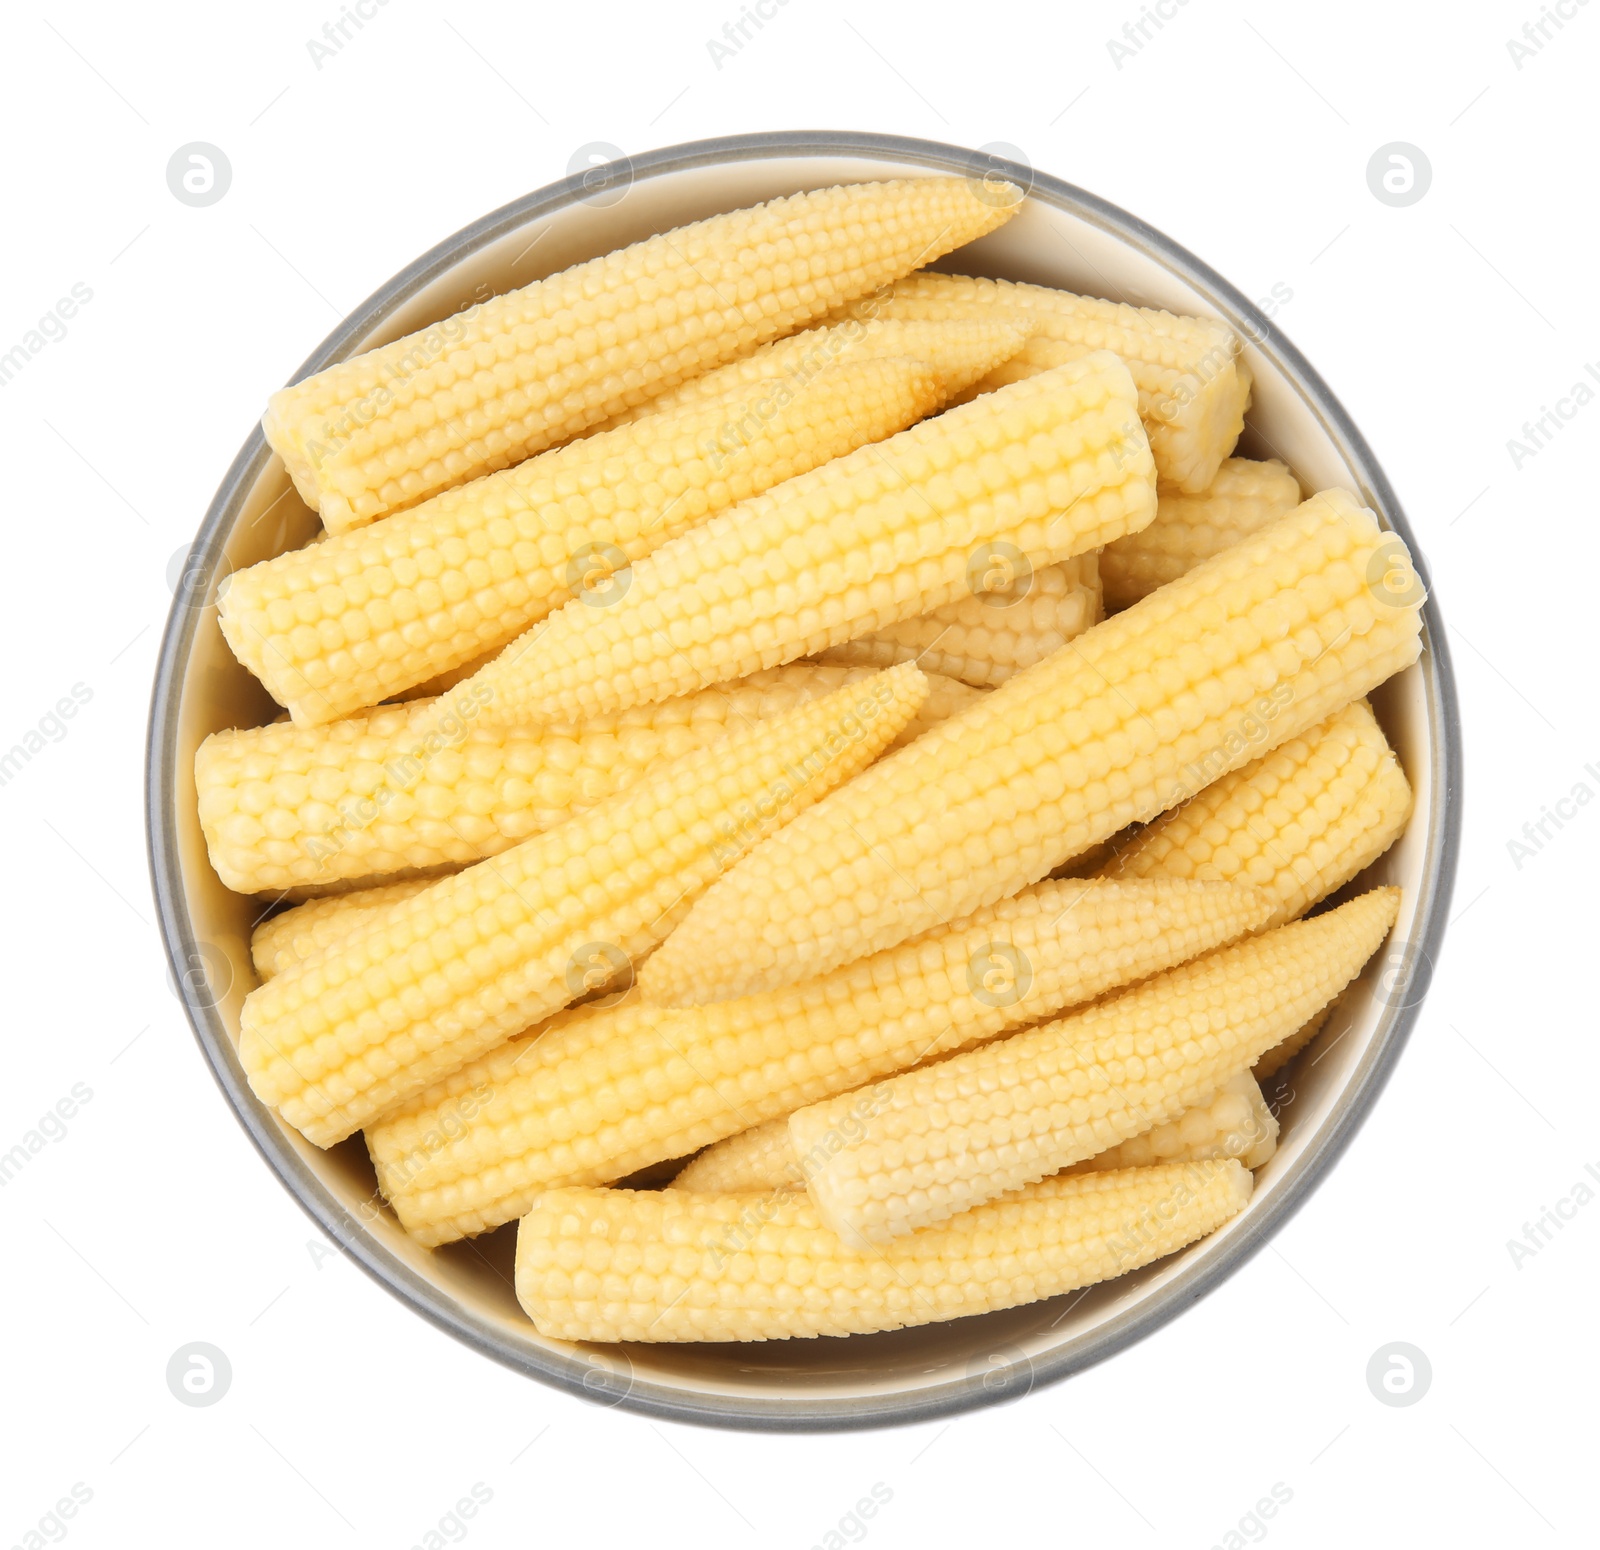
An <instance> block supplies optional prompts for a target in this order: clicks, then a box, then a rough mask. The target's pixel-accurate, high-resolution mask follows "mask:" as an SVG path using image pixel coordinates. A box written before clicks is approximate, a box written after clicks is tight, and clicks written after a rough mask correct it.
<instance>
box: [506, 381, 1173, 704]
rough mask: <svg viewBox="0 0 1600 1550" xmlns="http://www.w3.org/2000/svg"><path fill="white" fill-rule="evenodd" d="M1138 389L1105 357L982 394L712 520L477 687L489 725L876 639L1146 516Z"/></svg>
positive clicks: (632, 700) (522, 647)
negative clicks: (1012, 567)
mask: <svg viewBox="0 0 1600 1550" xmlns="http://www.w3.org/2000/svg"><path fill="white" fill-rule="evenodd" d="M1133 399H1134V393H1133V384H1132V381H1131V379H1130V378H1129V376H1128V372H1127V368H1126V367H1125V366H1124V365H1123V364H1122V363H1121V361H1119V360H1118V359H1117V358H1116V357H1115V356H1114V355H1111V354H1110V353H1109V352H1106V351H1100V352H1097V353H1094V354H1091V355H1088V356H1086V357H1084V359H1083V360H1081V361H1077V362H1074V363H1072V364H1071V365H1068V366H1063V367H1062V368H1060V370H1059V371H1056V372H1050V373H1047V374H1045V375H1044V376H1041V377H1036V378H1033V379H1031V380H1030V381H1028V382H1023V383H1019V384H1017V385H1016V386H1015V387H1012V388H1006V389H1004V390H1002V391H1000V392H997V393H991V394H986V395H985V396H984V397H983V398H980V399H976V400H974V401H973V402H971V403H969V404H965V405H963V406H961V407H960V408H958V409H952V410H948V411H946V412H945V413H944V414H941V415H938V416H936V417H935V418H933V419H931V420H925V421H923V422H922V424H920V425H917V426H914V427H913V428H912V429H910V430H906V431H902V432H900V433H899V434H898V435H896V436H892V437H890V438H889V439H888V440H887V441H884V442H881V443H879V444H877V445H876V446H870V447H863V448H861V449H860V450H859V451H856V452H853V453H851V454H849V455H848V456H846V457H842V458H838V459H836V460H835V461H833V462H832V463H829V464H826V465H824V466H823V467H821V468H818V469H814V470H812V471H811V472H810V473H808V474H802V475H801V476H799V477H798V478H796V479H791V480H789V481H788V483H786V484H783V485H779V486H777V487H776V488H775V489H772V490H769V491H768V492H767V493H766V494H765V495H761V496H757V497H756V498H755V499H753V500H750V501H745V502H742V503H741V504H740V505H738V506H735V507H733V508H732V509H730V510H728V511H725V512H723V513H722V514H721V515H720V516H718V517H714V518H712V519H711V520H710V521H708V522H706V523H704V524H702V525H701V526H700V527H698V528H696V529H695V530H693V531H692V532H689V533H686V534H685V535H683V536H682V537H681V538H678V539H675V540H674V541H673V542H671V543H669V544H666V545H664V546H663V547H662V548H661V549H659V550H657V551H656V552H655V553H654V554H653V555H651V556H650V557H649V559H648V560H646V561H644V562H642V563H640V564H639V565H636V566H634V568H633V572H632V579H631V582H630V584H629V586H628V588H627V590H626V591H625V592H624V593H622V594H621V595H620V596H618V597H617V598H616V599H615V600H614V601H613V602H611V603H610V605H609V606H607V607H604V608H588V607H584V606H582V605H581V604H579V603H572V604H568V605H567V607H565V608H563V609H562V610H560V611H559V612H558V613H556V614H554V615H552V616H551V617H550V618H549V619H548V620H546V621H545V623H544V624H543V625H541V626H537V627H535V628H534V629H533V630H531V631H529V632H528V634H527V635H526V636H524V637H523V638H522V639H520V640H517V641H514V642H513V643H512V644H511V645H510V646H508V647H507V648H506V650H505V651H504V652H503V653H502V654H501V655H500V657H498V658H497V659H496V660H495V661H493V662H491V663H490V664H489V666H488V667H486V668H485V669H484V670H483V672H482V673H481V674H479V676H478V680H477V682H479V683H481V684H482V685H485V686H487V687H489V688H490V689H491V690H492V691H493V695H494V700H493V706H492V708H491V712H490V713H491V714H493V715H495V716H497V717H500V716H510V717H514V718H519V719H523V718H526V719H533V720H572V719H581V718H582V717H584V716H591V715H597V714H605V713H607V712H609V711H611V710H615V709H617V708H620V707H622V706H626V705H632V704H640V703H645V702H648V701H650V700H656V699H664V698H667V697H668V696H670V695H673V694H679V693H683V692H685V691H686V690H689V689H692V688H695V687H698V686H699V685H700V684H701V683H704V682H707V681H716V680H719V679H724V678H735V677H739V676H742V675H743V674H745V673H749V672H754V671H756V670H758V669H760V668H764V667H773V666H776V665H778V664H779V663H781V662H786V661H793V660H794V659H795V658H797V657H803V656H808V655H811V654H812V653H814V652H817V651H821V650H824V649H825V648H827V647H829V646H832V645H836V644H838V643H839V642H841V641H845V640H849V639H851V638H852V637H854V636H858V635H861V634H863V633H867V632H870V631H872V630H875V629H881V628H882V627H883V626H885V625H888V624H893V623H895V622H896V621H897V620H900V619H904V618H910V617H912V616H913V615H915V614H918V613H925V612H926V611H927V610H928V609H929V608H930V607H937V606H939V605H941V604H943V603H946V602H952V601H954V600H955V599H956V598H958V597H960V596H963V595H965V594H967V593H968V592H969V590H970V586H971V583H970V580H969V573H970V571H971V568H972V566H973V564H974V561H975V560H978V561H980V562H981V560H982V557H983V555H984V554H986V553H987V552H988V551H989V550H990V549H995V548H1001V549H1004V548H1005V547H1006V546H1009V549H1010V550H1012V551H1015V552H1017V553H1019V554H1021V555H1026V556H1027V557H1028V558H1029V560H1030V562H1031V563H1033V564H1036V565H1045V564H1053V563H1055V562H1057V561H1059V560H1064V559H1067V558H1070V557H1071V556H1072V555H1075V554H1080V553H1083V552H1085V551H1087V550H1090V549H1095V548H1098V547H1100V546H1101V545H1102V544H1104V543H1105V542H1107V541H1108V540H1109V539H1111V538H1113V537H1116V536H1119V535H1121V534H1123V533H1126V532H1129V531H1132V530H1133V529H1136V528H1138V527H1140V526H1142V525H1143V524H1145V523H1146V522H1148V521H1149V520H1150V519H1151V518H1152V517H1153V516H1154V514H1155V481H1154V470H1153V468H1152V465H1151V462H1150V455H1149V447H1148V444H1147V443H1146V441H1145V439H1144V432H1143V429H1142V428H1141V426H1140V425H1139V422H1138V419H1137V417H1136V415H1135V413H1134V404H1133Z"/></svg>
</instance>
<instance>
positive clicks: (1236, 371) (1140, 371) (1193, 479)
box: [841, 273, 1250, 491]
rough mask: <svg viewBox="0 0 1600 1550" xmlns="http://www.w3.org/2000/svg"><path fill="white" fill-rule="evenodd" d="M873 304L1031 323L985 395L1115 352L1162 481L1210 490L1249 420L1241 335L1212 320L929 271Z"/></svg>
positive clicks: (883, 309)
mask: <svg viewBox="0 0 1600 1550" xmlns="http://www.w3.org/2000/svg"><path fill="white" fill-rule="evenodd" d="M857 305H858V306H859V305H865V304H864V303H863V304H857ZM871 305H872V306H873V308H874V315H876V316H879V317H883V318H894V319H923V320H935V319H938V320H950V319H955V318H977V317H1001V318H1007V319H1009V320H1011V321H1014V322H1016V323H1018V324H1019V325H1020V326H1023V327H1026V328H1027V329H1028V330H1029V332H1030V334H1031V335H1032V337H1031V338H1030V339H1029V341H1028V343H1027V344H1026V345H1025V346H1024V347H1023V348H1022V350H1020V351H1019V352H1018V353H1017V354H1016V355H1014V356H1012V357H1011V358H1009V359H1008V360H1007V361H1006V362H1005V363H1004V364H1003V365H1001V366H999V367H998V368H997V369H996V370H995V371H994V372H992V373H991V374H990V376H989V377H987V378H986V379H985V380H984V381H982V382H980V383H979V384H977V387H976V389H975V391H978V392H983V391H993V390H994V389H996V388H1000V387H1004V386H1006V385H1008V384H1010V383H1013V382H1019V381H1022V380H1023V379H1025V378H1027V377H1029V376H1033V375H1036V374H1038V373H1040V372H1044V371H1049V370H1052V369H1054V368H1055V367H1058V366H1060V365H1062V364H1063V363H1064V362H1066V361H1071V360H1076V359H1079V358H1080V357H1081V356H1083V355H1084V354H1086V353H1087V352H1089V351H1091V350H1112V351H1114V352H1115V353H1116V354H1117V355H1119V356H1121V357H1122V359H1123V360H1124V361H1126V362H1127V364H1128V368H1129V370H1130V371H1131V372H1132V373H1133V379H1134V382H1135V383H1136V385H1137V386H1138V389H1139V413H1140V415H1141V417H1142V418H1143V420H1144V423H1145V426H1146V429H1147V430H1148V432H1149V436H1150V448H1151V452H1152V454H1153V456H1154V458H1155V463H1156V468H1157V470H1158V472H1159V473H1160V476H1161V480H1162V483H1163V484H1166V485H1170V486H1174V487H1176V488H1178V489H1180V490H1191V491H1193V490H1203V489H1205V488H1206V486H1207V485H1209V484H1210V483H1211V481H1212V479H1213V478H1214V476H1215V475H1216V472H1217V469H1218V466H1219V465H1220V464H1221V462H1222V460H1223V459H1224V458H1225V457H1227V455H1228V453H1229V452H1231V451H1232V450H1233V445H1234V443H1235V441H1237V440H1238V438H1239V433H1240V431H1241V430H1242V429H1243V427H1244V412H1245V407H1246V405H1247V404H1248V403H1249V399H1250V372H1249V369H1248V367H1247V366H1246V365H1245V363H1244V361H1243V359H1242V358H1241V357H1240V355H1239V350H1240V340H1239V338H1238V336H1237V335H1235V334H1234V332H1233V330H1232V329H1230V328H1229V327H1228V326H1227V324H1225V323H1223V322H1220V321H1219V320H1217V319H1215V318H1199V317H1186V316H1183V315H1180V314H1175V313H1171V312H1162V311H1159V310H1157V309H1155V308H1153V307H1131V306H1128V305H1126V304H1124V303H1120V302H1112V301H1102V300H1099V299H1098V298H1096V297H1092V296H1075V295H1073V294H1072V293H1070V292H1068V291H1059V290H1054V289H1052V288H1051V287H1049V286H1044V285H1028V284H1022V283H1019V282H1017V281H1012V280H983V279H974V278H972V277H970V276H968V275H949V274H928V273H918V274H913V275H908V276H907V277H906V278H905V279H903V280H900V281H898V282H897V283H896V284H895V285H893V286H892V287H891V288H890V289H889V291H888V293H887V295H885V296H881V297H879V296H875V297H873V298H872V301H871ZM851 310H854V309H853V308H844V309H841V311H845V312H848V311H851Z"/></svg>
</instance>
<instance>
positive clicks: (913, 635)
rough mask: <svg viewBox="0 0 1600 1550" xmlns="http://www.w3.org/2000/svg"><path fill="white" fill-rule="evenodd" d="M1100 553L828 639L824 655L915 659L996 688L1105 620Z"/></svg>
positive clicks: (928, 668)
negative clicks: (864, 631) (833, 642)
mask: <svg viewBox="0 0 1600 1550" xmlns="http://www.w3.org/2000/svg"><path fill="white" fill-rule="evenodd" d="M1101 617H1102V614H1101V608H1100V582H1099V571H1098V568H1097V565H1096V556H1095V555H1093V554H1081V555H1079V556H1078V557H1077V558H1076V559H1072V560H1066V561H1064V562H1063V563H1062V564H1060V565H1047V566H1046V567H1045V568H1044V569H1043V570H1041V571H1030V572H1029V574H1028V575H1027V577H1026V579H1025V580H1024V581H1021V582H1016V583H1013V584H1012V585H1011V586H1008V587H997V588H996V589H995V590H994V591H992V592H975V593H973V594H972V595H971V596H969V597H962V598H957V599H956V601H955V602H953V603H946V604H945V605H944V606H943V607H942V608H935V609H934V610H933V611H932V612H931V613H926V614H920V615H918V616H917V617H916V618H915V619H906V620H903V621H902V622H901V623H899V624H891V625H890V626H889V627H888V628H887V629H883V630H878V631H876V632H874V633H873V634H871V635H863V636H862V637H861V638H860V639H859V640H850V641H846V642H845V643H844V644H843V645H840V646H830V647H829V648H828V649H827V650H826V651H824V652H821V653H819V655H818V660H819V661H822V662H849V663H852V664H862V665H865V666H871V667H892V666H893V665H894V664H895V663H896V662H915V663H916V664H917V666H918V667H920V668H921V669H922V670H923V671H924V672H926V673H935V672H936V673H942V674H944V675H945V676H946V677H949V678H957V679H960V680H961V681H962V682H964V683H970V684H977V685H981V686H982V687H984V688H994V687H996V686H997V685H999V684H1003V683H1004V682H1005V681H1006V680H1007V679H1008V678H1010V677H1012V676H1013V675H1015V674H1016V673H1017V672H1018V671H1019V670H1021V669H1022V668H1025V667H1032V666H1033V664H1034V663H1035V662H1042V661H1043V660H1044V659H1045V658H1046V657H1047V656H1049V655H1050V653H1051V652H1052V651H1059V650H1060V649H1061V647H1063V646H1064V645H1066V643H1067V642H1068V641H1069V640H1073V639H1076V637H1078V636H1079V635H1082V634H1083V632H1084V631H1085V630H1087V629H1089V628H1090V627H1091V626H1093V625H1096V624H1098V623H1099V622H1100V620H1101Z"/></svg>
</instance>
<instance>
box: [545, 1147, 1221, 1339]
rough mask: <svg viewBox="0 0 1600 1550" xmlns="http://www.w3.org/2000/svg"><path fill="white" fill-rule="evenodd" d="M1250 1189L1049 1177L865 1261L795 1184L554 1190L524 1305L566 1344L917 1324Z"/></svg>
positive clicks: (1203, 1214) (1214, 1175) (1215, 1178)
mask: <svg viewBox="0 0 1600 1550" xmlns="http://www.w3.org/2000/svg"><path fill="white" fill-rule="evenodd" d="M1251 1186H1252V1178H1251V1175H1250V1173H1249V1172H1248V1171H1247V1170H1246V1169H1244V1168H1242V1167H1241V1166H1240V1165H1239V1164H1238V1163H1237V1162H1234V1161H1232V1160H1225V1161H1221V1162H1196V1163H1184V1164H1178V1165H1171V1166H1166V1167H1160V1168H1133V1169H1125V1170H1123V1171H1121V1172H1118V1173H1096V1174H1090V1175H1087V1176H1085V1177H1082V1178H1057V1179H1046V1180H1044V1181H1042V1182H1041V1183H1038V1184H1035V1185H1032V1186H1031V1187H1029V1188H1028V1189H1024V1190H1019V1191H1018V1192H1017V1193H1015V1194H1013V1195H1009V1196H1007V1197H1005V1198H1004V1199H1001V1200H996V1201H993V1202H992V1203H990V1204H987V1205H983V1206H979V1207H978V1208H977V1209H975V1210H972V1211H968V1212H965V1213H963V1214H962V1215H960V1216H956V1217H953V1218H951V1219H950V1220H949V1221H947V1222H944V1223H941V1224H940V1225H939V1226H938V1227H933V1228H929V1229H928V1230H927V1231H925V1232H920V1233H916V1234H914V1235H913V1236H911V1237H909V1238H904V1239H900V1240H898V1241H897V1242H895V1243H892V1244H889V1245H887V1246H885V1247H884V1248H883V1249H881V1250H880V1251H878V1252H876V1253H873V1254H867V1255H862V1254H858V1253H856V1252H855V1251H854V1250H852V1249H851V1248H849V1247H848V1246H846V1245H845V1244H843V1243H841V1242H840V1240H839V1238H838V1236H837V1235H836V1234H834V1233H833V1232H831V1231H830V1230H829V1229H828V1227H827V1226H826V1225H825V1224H824V1223H823V1222H822V1220H821V1219H820V1217H819V1216H818V1213H817V1211H816V1208H815V1207H814V1206H813V1205H812V1204H811V1202H810V1201H808V1200H807V1199H806V1198H805V1197H804V1196H803V1195H799V1194H798V1193H797V1192H794V1191H788V1190H785V1191H782V1192H780V1193H778V1194H776V1195H772V1196H762V1195H713V1194H698V1193H693V1192H691V1191H688V1190H660V1191H655V1192H648V1191H633V1190H608V1189H561V1190H551V1191H548V1192H547V1193H545V1194H544V1195H541V1196H540V1197H539V1198H538V1200H537V1201H536V1202H535V1203H534V1206H533V1209H532V1210H531V1211H530V1212H529V1213H528V1215H527V1216H525V1217H524V1218H523V1220H522V1223H521V1225H520V1227H519V1228H518V1229H517V1268H516V1289H517V1300H518V1302H519V1303H521V1305H522V1308H523V1311H524V1312H525V1313H526V1314H527V1315H528V1317H529V1318H530V1319H532V1320H533V1323H534V1327H535V1328H536V1329H537V1330H538V1331H539V1333H540V1334H542V1335H547V1336H549V1337H551V1338H554V1339H559V1340H595V1341H622V1340H630V1341H669V1340H670V1341H682V1340H784V1339H796V1338H810V1337H813V1336H820V1335H851V1334H866V1333H869V1332H871V1331H875V1330H884V1329H904V1328H907V1327H909V1326H912V1325H919V1324H935V1323H939V1322H941V1321H943V1320H945V1319H954V1318H964V1317H966V1316H968V1315H970V1314H974V1313H989V1312H992V1311H994V1310H995V1309H998V1308H1010V1307H1015V1306H1017V1305H1018V1304H1020V1303H1025V1302H1034V1301H1037V1300H1039V1299H1041V1298H1046V1297H1055V1296H1059V1295H1061V1294H1062V1293H1064V1292H1070V1291H1074V1290H1076V1289H1077V1288H1079V1287H1083V1286H1090V1285H1093V1284H1094V1283H1095V1282H1097V1281H1104V1280H1109V1279H1110V1278H1112V1277H1114V1276H1119V1275H1123V1274H1125V1273H1126V1272H1127V1271H1130V1270H1134V1269H1137V1268H1138V1267H1139V1266H1141V1265H1148V1264H1151V1263H1152V1262H1154V1261H1155V1260H1158V1259H1161V1258H1164V1257H1165V1256H1166V1255H1168V1254H1171V1253H1174V1252H1175V1251H1176V1250H1178V1249H1181V1248H1183V1247H1185V1246H1186V1245H1188V1244H1190V1243H1193V1242H1194V1241H1195V1240H1196V1239H1198V1238H1202V1237H1204V1236H1205V1235H1206V1234H1207V1233H1209V1232H1212V1231H1214V1230H1215V1229H1216V1228H1218V1227H1220V1226H1221V1225H1222V1224H1223V1223H1224V1222H1226V1221H1228V1220H1229V1219H1230V1218H1232V1217H1234V1216H1236V1215H1237V1214H1238V1213H1239V1212H1240V1211H1241V1210H1243V1209H1244V1207H1245V1205H1246V1204H1247V1203H1248V1202H1249V1199H1250V1191H1251Z"/></svg>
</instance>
